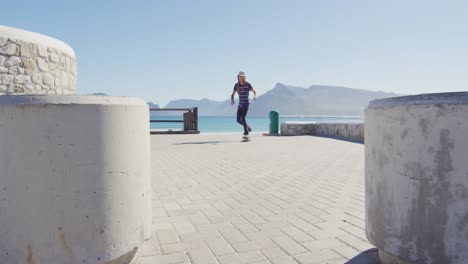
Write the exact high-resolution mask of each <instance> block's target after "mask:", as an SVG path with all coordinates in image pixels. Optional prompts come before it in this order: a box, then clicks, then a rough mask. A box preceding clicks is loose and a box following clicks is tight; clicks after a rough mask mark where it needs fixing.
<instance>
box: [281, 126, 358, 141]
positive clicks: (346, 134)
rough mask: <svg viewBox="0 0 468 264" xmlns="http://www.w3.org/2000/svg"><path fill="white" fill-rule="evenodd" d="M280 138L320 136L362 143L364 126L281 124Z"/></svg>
mask: <svg viewBox="0 0 468 264" xmlns="http://www.w3.org/2000/svg"><path fill="white" fill-rule="evenodd" d="M281 135H282V136H301V135H310V136H321V137H332V138H338V139H344V140H349V141H353V142H360V143H363V142H364V124H362V123H310V122H286V123H282V124H281Z"/></svg>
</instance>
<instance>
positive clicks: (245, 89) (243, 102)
mask: <svg viewBox="0 0 468 264" xmlns="http://www.w3.org/2000/svg"><path fill="white" fill-rule="evenodd" d="M250 91H252V92H253V94H254V97H253V99H254V101H257V92H256V91H255V89H254V88H253V87H252V85H250V83H248V82H246V81H245V73H244V72H239V74H238V75H237V83H236V84H235V85H234V90H233V91H232V94H231V105H234V104H235V102H234V95H235V94H236V93H237V94H238V95H239V106H238V107H237V123H239V124H241V125H242V126H243V127H244V137H247V136H248V135H249V132H250V131H252V129H251V128H250V127H249V125H247V121H246V120H245V117H246V116H247V112H248V111H249V104H250V102H249V93H250Z"/></svg>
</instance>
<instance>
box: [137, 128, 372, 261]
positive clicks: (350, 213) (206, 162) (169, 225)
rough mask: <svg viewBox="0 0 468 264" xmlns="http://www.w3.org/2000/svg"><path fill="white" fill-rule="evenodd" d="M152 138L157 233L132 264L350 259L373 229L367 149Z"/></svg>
mask: <svg viewBox="0 0 468 264" xmlns="http://www.w3.org/2000/svg"><path fill="white" fill-rule="evenodd" d="M240 141H241V136H240V135H170V136H168V135H154V136H151V150H152V153H151V154H152V158H151V159H152V180H153V183H152V185H153V191H154V192H153V230H154V232H153V235H152V239H151V240H150V241H148V242H147V243H146V244H145V245H144V246H143V247H142V248H140V249H139V251H138V253H137V255H136V257H135V258H134V260H133V261H132V264H167V263H196V264H210V263H221V264H238V263H239V264H241V263H252V264H253V263H255V264H260V263H275V264H277V263H281V264H283V263H284V264H289V263H301V264H305V263H330V264H331V263H345V262H346V261H347V260H349V259H351V258H353V257H355V256H356V255H358V254H359V253H361V252H362V251H364V250H367V249H369V248H373V246H372V245H370V244H369V242H368V241H367V239H366V237H365V233H364V145H362V144H356V143H349V142H344V141H339V140H334V139H327V138H319V137H312V136H300V137H264V136H261V135H254V136H252V141H251V142H247V143H244V142H240Z"/></svg>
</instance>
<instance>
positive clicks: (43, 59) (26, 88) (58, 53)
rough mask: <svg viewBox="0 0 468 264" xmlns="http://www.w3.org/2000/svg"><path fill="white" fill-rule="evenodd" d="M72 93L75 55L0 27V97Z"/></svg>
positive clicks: (37, 37) (36, 36)
mask: <svg viewBox="0 0 468 264" xmlns="http://www.w3.org/2000/svg"><path fill="white" fill-rule="evenodd" d="M75 93H76V60H75V53H74V52H73V50H72V49H71V48H70V47H69V46H68V45H66V44H65V43H63V42H61V41H59V40H56V39H53V38H50V37H47V36H44V35H41V34H37V33H33V32H29V31H24V30H20V29H16V28H10V27H4V26H0V95H17V94H75Z"/></svg>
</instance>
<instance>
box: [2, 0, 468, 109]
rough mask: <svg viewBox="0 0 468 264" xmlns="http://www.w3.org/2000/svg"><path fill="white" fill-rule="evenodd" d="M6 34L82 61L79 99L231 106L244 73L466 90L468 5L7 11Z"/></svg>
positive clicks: (173, 3)
mask: <svg viewBox="0 0 468 264" xmlns="http://www.w3.org/2000/svg"><path fill="white" fill-rule="evenodd" d="M1 13H2V15H1V16H0V24H3V25H7V26H12V27H17V28H22V29H26V30H30V31H35V32H39V33H42V34H46V35H49V36H52V37H55V38H58V39H60V40H62V41H64V42H66V43H67V44H69V45H70V46H71V47H72V48H73V49H74V50H75V52H76V54H77V60H78V90H79V93H93V92H104V93H108V94H111V95H129V96H137V97H142V98H144V99H146V100H148V101H153V102H156V103H158V104H162V105H165V104H166V103H168V102H169V101H170V100H173V99H181V98H190V99H201V98H210V99H215V100H225V99H227V98H228V97H229V95H230V92H231V89H232V87H233V84H234V82H235V81H236V74H237V72H238V71H239V70H243V71H245V72H246V74H247V80H248V81H249V82H251V83H252V84H253V86H254V87H255V88H256V89H257V91H258V92H260V93H263V92H266V91H267V90H269V89H271V88H272V87H273V86H274V85H275V84H276V83H277V82H281V83H284V84H287V85H295V86H303V87H308V86H309V85H312V84H325V85H339V86H346V87H352V88H360V89H366V90H381V91H391V92H396V93H401V94H416V93H429V92H448V91H462V90H468V89H467V88H468V34H467V32H468V1H431V0H426V1H399V0H394V1H375V0H369V1H353V0H346V1H345V0H342V1H337V0H326V1H325V0H323V1H312V0H304V1H294V0H290V1H274V0H269V1H266V0H265V1H261V0H258V1H255V0H251V1H244V0H238V1H219V0H218V1H215V0H212V1H208V0H199V1H188V0H187V1H180V0H167V1H143V0H136V1H96V0H94V1H64V0H62V1H47V0H43V1H35V0H34V1H33V0H29V1H6V2H3V3H2V12H1Z"/></svg>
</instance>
